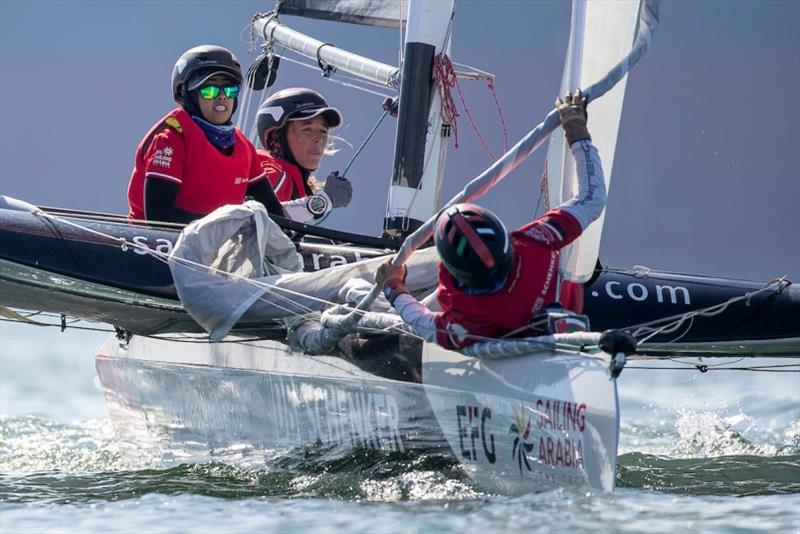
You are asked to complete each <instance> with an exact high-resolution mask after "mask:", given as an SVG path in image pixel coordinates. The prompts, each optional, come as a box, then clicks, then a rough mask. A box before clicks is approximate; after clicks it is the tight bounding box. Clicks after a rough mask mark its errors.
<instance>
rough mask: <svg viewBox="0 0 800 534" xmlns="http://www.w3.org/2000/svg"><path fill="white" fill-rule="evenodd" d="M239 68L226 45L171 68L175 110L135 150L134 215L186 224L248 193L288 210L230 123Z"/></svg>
mask: <svg viewBox="0 0 800 534" xmlns="http://www.w3.org/2000/svg"><path fill="white" fill-rule="evenodd" d="M241 83H242V69H241V67H240V65H239V61H238V60H237V59H236V56H234V55H233V54H232V53H231V52H230V51H229V50H227V49H225V48H222V47H219V46H214V45H201V46H197V47H194V48H192V49H190V50H187V51H186V52H184V53H183V54H182V55H181V57H180V58H179V59H178V61H177V63H175V68H174V69H173V71H172V96H173V98H174V99H175V102H177V103H178V104H179V106H180V107H178V108H176V109H174V110H172V111H170V112H169V113H168V114H167V115H166V116H164V117H163V118H162V119H161V120H159V121H158V122H157V123H156V125H155V126H153V128H151V129H150V131H149V132H148V133H147V135H145V136H144V139H142V142H141V143H140V144H139V147H138V148H137V150H136V159H135V163H134V168H133V173H132V175H131V180H130V184H129V185H128V205H129V213H128V217H129V218H130V219H146V220H151V221H168V222H178V223H188V222H190V221H192V220H194V219H198V218H200V217H202V216H204V215H207V214H208V213H210V212H212V211H213V210H215V209H216V208H218V207H220V206H224V205H226V204H241V203H242V202H243V201H244V199H245V197H246V196H251V197H253V198H255V199H256V200H258V201H259V202H261V203H262V204H264V205H265V206H266V207H267V209H268V210H269V212H270V213H274V214H278V215H284V212H283V210H282V208H281V205H280V203H279V201H278V199H277V198H276V197H275V193H274V192H273V191H272V187H271V186H270V184H269V182H268V181H267V179H266V175H265V174H264V171H263V169H262V168H261V166H260V165H259V163H258V156H257V155H256V150H255V147H253V145H252V143H250V141H249V140H248V139H247V137H246V136H245V135H244V134H243V133H242V132H241V131H239V130H238V129H237V128H235V127H234V126H233V123H232V122H231V116H232V115H233V113H234V111H236V106H237V103H238V99H237V97H238V95H239V87H240V84H241Z"/></svg>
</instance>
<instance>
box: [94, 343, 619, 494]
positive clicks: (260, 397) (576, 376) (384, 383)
mask: <svg viewBox="0 0 800 534" xmlns="http://www.w3.org/2000/svg"><path fill="white" fill-rule="evenodd" d="M183 339H184V341H183V342H180V341H169V340H164V339H155V338H144V337H138V336H134V337H133V338H132V339H131V340H130V342H129V343H128V344H127V345H122V346H121V345H120V343H119V341H118V340H117V339H115V338H110V339H109V340H108V341H107V342H106V343H105V344H104V346H103V347H102V348H101V350H100V352H99V354H98V356H97V360H96V365H97V371H98V375H99V377H100V383H101V384H102V387H103V389H104V392H105V396H106V400H107V404H108V407H109V412H110V414H111V416H112V419H113V420H114V423H115V428H116V429H117V431H118V434H119V437H120V440H121V441H122V443H123V444H124V445H125V446H126V448H129V447H131V446H132V447H133V448H135V449H136V450H137V451H138V453H139V454H142V453H143V452H144V453H145V454H151V455H154V457H156V458H158V459H160V460H161V461H165V462H167V463H170V462H189V461H207V460H210V459H220V460H224V461H229V462H230V461H233V462H243V463H246V464H258V463H263V462H265V461H266V460H267V459H269V458H271V457H274V455H275V454H280V453H281V452H282V451H287V450H294V449H297V448H303V447H308V446H311V447H322V448H323V449H324V450H326V451H333V452H338V451H341V452H342V453H347V452H348V451H352V450H356V449H373V450H381V451H387V452H392V451H396V452H412V451H425V452H439V453H445V454H448V455H450V456H453V457H455V458H456V459H457V460H458V461H459V462H460V463H461V465H462V466H463V468H464V470H465V472H466V473H467V474H468V475H469V476H470V477H471V478H472V479H474V480H475V481H476V482H477V484H478V485H479V486H480V487H481V488H483V489H485V490H488V491H492V492H499V493H506V494H518V493H525V492H531V491H541V490H546V489H550V488H553V487H561V486H589V487H591V488H596V489H601V490H605V491H610V490H612V489H613V486H614V471H615V467H616V447H617V437H618V422H619V419H618V409H617V396H616V383H615V381H614V380H611V379H609V378H608V372H607V361H608V360H607V358H602V359H595V358H590V357H586V356H585V355H583V356H580V355H575V354H572V355H567V354H568V353H564V355H560V354H559V355H554V354H540V355H533V356H527V357H522V358H509V359H506V360H499V361H491V362H486V361H480V360H476V359H474V358H467V357H465V356H462V355H460V354H456V353H453V352H448V351H445V350H442V349H440V348H438V347H436V346H427V345H426V346H425V348H424V349H423V351H422V357H421V360H420V356H419V346H418V345H416V346H415V347H412V350H402V349H401V350H399V351H398V349H397V347H395V348H394V349H388V350H389V352H387V353H386V354H390V353H391V351H392V350H394V352H393V353H391V354H393V356H391V359H392V360H394V361H391V362H389V361H387V356H385V355H384V356H381V355H380V353H374V352H373V353H372V355H370V354H366V353H362V354H361V355H360V356H359V355H357V354H356V355H355V356H353V355H351V356H349V357H348V356H342V357H339V356H313V357H312V356H306V355H303V354H299V353H296V352H292V351H291V350H290V349H289V348H288V347H287V346H286V345H285V344H283V343H281V342H279V341H257V342H238V343H219V344H209V343H205V342H202V341H201V339H200V338H198V337H191V336H185V337H184V338H183ZM414 349H415V350H414ZM409 353H410V354H413V353H416V361H414V357H413V356H412V357H411V358H410V359H403V357H400V356H398V355H399V354H400V355H401V354H409ZM376 369H381V371H379V372H380V374H381V375H382V376H378V374H375V370H376ZM420 371H421V372H420ZM423 382H424V384H423ZM528 421H530V427H529V428H528V427H527V425H528ZM512 424H515V425H516V426H515V427H513V426H512ZM514 428H516V431H514ZM526 428H527V429H528V430H527V433H526ZM515 440H516V443H515Z"/></svg>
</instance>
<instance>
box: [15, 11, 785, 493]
mask: <svg viewBox="0 0 800 534" xmlns="http://www.w3.org/2000/svg"><path fill="white" fill-rule="evenodd" d="M353 8H354V9H353ZM454 8H455V5H454V1H453V0H442V1H437V2H425V1H414V0H411V1H409V2H408V3H406V2H402V3H398V2H369V3H366V2H365V3H358V4H354V3H351V2H336V1H315V0H303V1H300V0H297V1H295V0H282V1H280V2H278V6H276V10H275V11H273V12H270V13H268V14H266V15H261V16H257V17H256V18H255V20H254V22H253V29H254V34H255V35H258V36H261V37H262V38H263V40H264V43H263V44H264V46H263V52H264V53H263V54H262V55H261V56H259V58H258V59H257V60H256V61H258V62H259V65H260V64H263V65H266V66H267V67H268V68H269V67H272V66H274V65H275V63H276V62H275V58H277V57H279V56H280V55H281V54H288V53H289V51H290V50H292V51H294V52H296V53H298V54H300V55H302V56H305V57H308V58H311V59H312V60H314V61H316V62H317V63H318V64H319V66H320V68H321V69H323V71H326V72H327V74H329V75H334V76H335V75H336V74H335V72H334V70H336V71H338V72H339V73H340V74H341V73H348V74H349V75H351V76H356V77H360V78H365V79H367V80H369V81H370V82H371V83H378V84H381V85H383V86H385V87H389V88H392V89H393V90H398V89H399V109H398V132H397V137H396V150H395V160H394V162H393V166H392V188H391V191H390V197H389V201H388V206H387V212H386V220H385V228H386V230H387V233H386V235H385V236H384V237H380V238H376V237H370V236H358V235H353V234H345V233H342V232H335V231H330V230H325V229H322V228H313V227H308V226H306V225H300V224H296V223H292V222H291V221H283V220H278V221H277V222H278V223H279V224H280V225H281V226H282V227H283V228H285V229H287V230H289V231H292V232H295V233H296V235H297V236H298V239H300V236H302V235H307V236H317V237H321V238H328V239H331V240H332V241H333V244H329V243H324V242H319V240H316V241H312V240H308V241H306V242H303V241H300V244H299V249H300V251H301V253H302V255H303V259H304V262H305V270H306V271H307V272H306V273H297V274H292V275H288V276H268V277H267V276H264V272H263V271H261V270H260V269H259V267H258V265H253V262H250V264H249V265H251V266H252V267H253V268H252V269H250V270H249V271H247V270H246V269H238V270H237V269H234V268H229V269H226V272H225V273H219V272H214V271H211V270H210V269H208V268H207V266H208V265H212V264H215V263H214V261H215V258H217V256H216V254H217V253H218V251H219V249H220V247H219V245H220V244H221V243H219V242H217V243H216V244H215V245H213V246H210V247H207V248H205V249H194V248H190V246H191V240H190V239H189V238H188V237H186V236H187V235H188V234H186V233H184V234H183V235H184V237H182V238H181V239H182V241H180V242H179V240H178V235H179V231H180V228H179V227H176V226H174V225H150V226H141V225H135V224H130V223H128V222H127V221H125V220H124V219H122V218H120V217H117V216H113V215H108V214H100V213H85V212H75V211H69V210H59V209H39V208H36V207H34V206H30V205H26V204H25V203H23V202H19V201H15V200H12V199H3V200H2V201H0V216H2V221H3V224H2V227H0V256H1V257H0V295H2V297H0V304H2V306H5V307H9V308H18V309H23V310H44V311H49V312H52V313H56V314H62V315H69V316H76V317H81V318H84V319H89V320H97V321H102V322H106V323H110V324H113V325H115V326H116V327H117V335H116V336H112V337H111V338H109V340H108V341H107V342H106V343H105V344H104V346H103V347H102V348H101V349H100V351H99V353H98V356H97V370H98V375H99V377H100V382H101V384H102V386H103V389H104V391H105V394H106V399H107V403H108V406H109V411H110V413H111V415H112V418H113V419H114V421H115V422H116V423H117V427H118V431H119V434H120V437H121V439H122V440H123V442H125V443H131V444H136V445H137V446H140V447H141V446H145V445H152V446H153V447H154V450H156V451H168V454H169V455H171V457H172V458H173V459H175V460H177V461H182V460H188V459H197V458H208V457H212V458H223V459H241V458H246V459H248V460H258V459H259V458H261V459H263V458H264V456H265V455H267V454H268V453H269V451H275V450H280V449H285V448H295V447H303V446H312V445H313V446H317V447H321V448H322V449H323V450H331V451H334V452H335V451H339V450H346V449H350V448H353V447H355V448H367V449H376V450H385V451H408V450H418V449H421V450H431V449H435V450H442V451H449V452H448V454H450V455H452V456H453V457H455V458H456V459H457V460H458V461H459V462H460V463H461V465H462V466H463V468H464V470H465V472H467V473H468V474H469V475H470V476H471V477H472V478H474V479H475V480H476V481H477V482H478V483H479V484H480V485H481V486H482V487H484V488H486V489H488V490H490V491H498V492H504V493H520V492H525V491H532V490H540V489H547V488H550V487H554V486H564V485H584V484H585V485H589V486H590V487H594V488H599V489H603V490H611V489H613V486H614V471H615V465H616V448H617V440H618V433H619V412H618V406H617V391H616V380H615V378H616V376H617V375H618V373H619V372H620V371H621V369H622V366H623V365H624V359H623V358H622V356H620V354H622V355H625V354H626V353H628V355H629V353H630V352H632V350H633V347H631V346H630V345H628V344H626V343H625V340H626V339H627V338H625V337H615V336H614V335H607V336H606V337H601V336H599V335H595V334H591V333H577V334H566V335H560V334H556V335H551V336H544V337H541V338H533V339H527V340H499V341H497V342H489V343H484V344H478V345H476V346H474V347H473V348H471V349H470V350H468V351H465V353H464V354H460V353H455V352H450V351H445V350H443V349H441V348H439V347H436V346H433V345H430V344H424V343H422V342H421V341H420V340H419V339H417V338H415V337H414V336H413V335H412V334H411V333H409V332H408V331H407V330H405V329H403V327H402V325H401V324H399V323H398V321H397V320H396V318H392V317H390V316H386V315H381V314H380V313H378V312H376V311H374V310H375V308H368V305H369V303H366V304H364V307H363V308H364V313H363V314H361V315H359V316H351V317H355V318H357V319H359V321H358V322H355V323H354V324H353V325H352V326H351V327H350V329H349V330H347V331H344V332H343V331H341V325H342V322H343V321H342V320H341V316H339V315H333V314H328V315H326V314H323V315H322V317H318V316H317V315H314V313H316V312H319V311H322V310H324V309H325V308H327V307H328V306H329V305H330V304H340V303H341V299H340V298H339V295H338V293H339V289H340V287H341V286H342V285H343V284H344V282H345V281H347V280H348V279H351V278H355V277H360V278H363V279H365V280H366V281H367V282H371V281H372V279H371V275H372V273H374V271H375V268H376V267H377V264H378V263H379V262H381V261H383V260H384V259H385V257H386V254H388V253H390V252H392V251H394V250H397V249H398V248H399V249H400V252H399V253H398V255H397V258H399V259H397V260H396V261H403V262H406V261H407V265H408V266H409V287H410V289H412V291H415V292H418V293H419V294H420V295H422V294H426V293H429V292H430V291H431V290H432V289H433V288H434V287H435V277H434V276H433V273H434V270H433V269H432V265H433V264H434V262H435V259H436V258H435V255H434V254H433V251H432V250H431V249H421V250H418V251H417V252H415V253H413V254H412V251H413V250H414V249H416V248H417V247H418V246H419V245H421V244H422V242H424V241H425V240H426V239H427V235H426V234H425V229H426V223H425V221H428V220H429V219H430V217H431V216H432V215H433V214H434V213H436V211H437V210H438V208H439V207H440V205H441V202H440V198H439V197H440V193H439V192H440V191H441V183H442V178H443V175H444V160H445V153H446V149H447V145H448V136H449V133H450V127H449V126H450V125H449V124H447V122H446V120H445V119H444V118H443V115H442V113H441V98H442V97H441V95H440V93H439V92H438V90H437V87H436V84H435V82H434V80H433V77H432V70H433V64H434V61H436V60H437V58H439V59H442V58H445V57H447V56H448V55H449V52H450V43H451V42H452V22H453V12H454ZM657 8H658V6H657V3H656V2H654V1H652V0H643V1H641V2H620V3H610V2H583V1H580V0H578V1H576V2H575V3H574V7H573V18H572V31H571V36H570V44H569V51H568V54H567V62H566V65H565V69H564V77H563V79H562V91H561V92H562V93H563V92H564V91H563V89H566V88H570V87H577V86H582V87H587V88H590V89H588V90H587V92H588V93H589V94H590V95H591V97H592V98H593V103H592V106H591V112H592V130H593V133H594V132H595V131H597V132H598V133H597V134H596V140H597V145H598V146H599V147H601V149H602V150H606V152H605V153H603V154H602V158H603V160H604V162H605V164H606V165H607V166H608V170H607V172H606V175H607V179H610V176H611V164H612V163H613V151H614V146H615V145H616V136H617V129H618V125H619V117H620V113H621V108H622V100H623V96H624V85H625V81H626V77H625V74H626V73H627V71H628V69H629V68H630V67H631V66H632V65H633V64H635V63H636V61H638V60H639V58H641V56H642V55H643V54H644V51H645V50H646V47H647V45H648V44H649V42H650V38H651V35H652V31H653V29H654V28H655V24H656V23H657V15H658V9H657ZM597 10H600V11H602V13H599V12H597ZM284 15H301V16H313V17H319V18H325V19H331V20H340V21H346V22H358V23H369V24H374V25H379V26H391V27H402V28H405V30H406V33H405V45H404V56H403V57H404V60H403V62H402V66H401V68H397V67H394V66H389V65H383V64H380V63H378V62H375V61H371V60H368V59H366V58H362V57H360V56H357V55H355V54H352V53H350V52H347V51H344V50H340V49H338V48H336V47H334V46H332V45H329V44H326V43H322V42H320V41H316V40H314V39H312V38H310V37H307V36H303V35H301V34H298V33H297V32H295V31H294V30H291V29H290V28H288V27H286V26H285V25H284V24H283V23H282V20H280V17H282V16H284ZM604 24H605V25H604ZM622 28H626V29H627V31H621V29H622ZM611 36H613V37H614V38H610V37H611ZM601 44H602V46H601ZM278 46H282V47H284V48H285V49H284V51H283V52H281V53H280V54H279V53H278V49H277V47H278ZM459 69H461V70H462V71H464V70H465V68H463V67H459ZM257 71H258V69H257V68H256V69H253V71H252V72H254V73H255V72H257ZM609 71H611V74H612V75H611V76H610V77H608V76H605V75H606V73H608V72H609ZM597 80H601V82H602V83H595V82H597ZM603 80H605V81H604V82H603ZM605 91H608V92H607V93H606V94H605V95H604V96H602V97H601V96H600V95H601V94H602V93H604V92H605ZM594 99H596V100H594ZM246 102H247V101H246V97H245V100H244V104H245V105H244V106H243V108H244V109H245V110H246V109H247V105H246ZM387 113H388V111H387ZM242 115H245V113H243V114H242ZM555 126H557V118H556V117H555V116H554V115H552V114H551V115H550V116H548V117H547V119H546V120H545V121H544V122H543V123H542V124H541V125H540V126H539V127H537V128H536V129H534V130H533V131H532V132H531V133H530V134H528V135H527V136H525V137H524V138H523V139H522V140H521V141H520V142H519V143H518V144H517V145H516V146H515V147H514V148H513V149H512V150H511V151H509V153H507V154H506V155H505V156H504V157H503V158H501V159H500V160H498V162H497V163H495V165H493V166H492V167H491V168H490V169H488V170H487V171H486V172H485V173H483V174H482V175H481V176H479V177H478V178H477V179H476V180H475V181H473V182H472V183H471V184H470V185H469V186H468V187H467V188H466V189H465V190H464V191H463V192H462V193H461V194H460V195H459V196H457V198H456V199H454V200H455V201H461V200H464V199H469V198H473V196H475V195H477V194H480V193H483V192H485V191H486V190H487V189H488V188H489V187H491V186H492V185H494V184H495V183H497V182H498V181H499V180H501V179H502V178H503V177H504V176H505V175H507V174H508V173H509V172H511V170H512V169H513V167H514V166H515V165H516V164H518V163H519V162H520V161H521V160H522V159H523V158H524V157H525V156H527V155H528V154H530V153H531V152H532V151H533V150H534V149H535V148H536V147H537V146H539V145H540V144H541V143H542V142H544V141H545V140H547V138H548V134H549V133H550V132H552V130H553V129H554V128H555ZM561 137H562V136H560V135H554V136H552V139H551V140H550V146H549V149H548V157H547V189H548V196H549V198H550V202H551V203H553V204H557V203H559V202H560V199H562V198H565V197H568V196H569V195H570V194H571V188H572V187H573V184H572V182H571V177H570V169H571V168H572V166H573V164H572V163H571V162H569V161H568V158H567V157H565V154H566V151H565V147H564V146H563V142H562V141H561ZM271 222H274V221H269V220H264V218H263V215H262V214H261V212H260V211H259V210H258V208H257V207H256V208H253V207H248V206H244V207H241V208H236V209H233V210H228V212H226V213H225V216H224V217H218V218H214V219H211V220H208V221H205V222H204V223H203V224H202V225H199V226H200V227H205V228H212V227H213V228H215V229H219V228H222V227H226V228H227V230H226V232H225V233H223V234H221V235H222V236H223V237H222V241H223V242H224V241H225V240H226V239H227V238H228V237H230V236H240V235H243V234H247V233H249V232H251V230H253V229H258V228H262V227H264V225H268V224H270V223H271ZM595 228H596V231H595V234H596V235H593V236H592V235H589V236H587V237H586V238H582V239H581V240H580V241H579V242H578V243H577V244H576V245H575V246H574V247H573V248H572V249H571V250H570V251H569V252H568V253H565V254H564V255H563V260H562V269H561V271H562V275H563V276H564V278H565V279H567V280H571V281H573V282H576V283H583V284H584V286H585V290H584V293H583V295H584V301H585V304H584V310H583V311H584V313H586V314H587V315H589V317H590V319H591V324H592V326H593V328H594V329H596V330H598V331H602V330H606V329H609V328H619V329H625V330H628V331H629V332H631V333H633V334H635V336H636V337H637V338H638V339H639V341H640V344H639V348H638V350H637V352H638V353H640V354H642V353H649V354H686V353H692V352H695V353H697V354H703V355H709V354H714V353H721V354H738V353H746V354H795V355H796V354H797V353H798V352H800V351H798V342H799V341H800V331H798V325H797V324H795V322H793V321H792V320H791V318H792V317H796V316H797V310H798V306H799V304H798V302H799V300H800V299H798V295H800V288H798V285H797V284H791V283H789V282H788V281H786V280H783V279H781V280H777V281H774V282H772V283H769V284H759V283H750V282H738V281H731V280H722V279H710V278H705V277H692V276H679V275H671V274H668V273H657V272H644V271H642V270H633V271H616V270H610V269H602V268H600V269H597V268H596V260H597V249H598V247H599V235H600V232H601V228H602V221H600V222H599V223H596V225H595ZM201 231H202V228H201ZM249 244H250V245H251V248H246V247H242V248H241V249H239V250H238V251H237V254H238V256H237V257H238V258H252V257H253V255H256V257H261V256H263V253H264V250H263V248H262V247H260V246H259V245H261V244H260V243H258V241H257V240H255V241H252V242H249ZM401 245H402V246H401ZM187 247H189V248H187ZM198 257H200V258H203V261H200V262H195V263H194V264H193V263H189V260H190V259H193V258H194V259H197V258H198ZM168 258H170V262H171V263H170V265H168V263H167V259H168ZM228 259H229V260H231V261H230V262H229V263H228V265H229V266H231V265H232V266H234V267H236V266H238V267H241V266H242V265H244V263H246V262H244V261H243V260H242V261H241V262H240V263H236V262H237V261H239V260H237V259H236V258H233V259H231V258H228ZM193 261H194V260H193ZM198 263H199V264H198ZM256 263H258V262H256ZM218 264H219V263H216V265H218ZM170 266H171V267H172V270H170ZM219 274H223V276H219ZM194 276H198V277H199V280H200V282H199V283H200V285H201V287H204V288H205V287H210V285H209V284H211V285H214V286H215V287H219V289H220V291H219V292H215V293H214V298H212V299H210V298H209V297H208V294H207V293H206V294H205V296H203V297H201V298H199V299H191V298H189V299H187V298H186V296H185V294H184V293H181V298H180V299H179V298H178V293H179V292H180V291H183V290H185V289H186V287H187V278H186V277H194ZM189 282H191V280H190V281H189ZM188 285H191V283H189V284H188ZM176 286H177V289H176ZM223 296H224V298H223ZM373 296H374V295H373ZM225 302H227V303H228V304H229V307H228V308H225V307H224V306H223V304H224V303H225ZM242 303H246V304H247V305H246V306H243V305H242ZM208 304H212V306H208ZM368 309H371V310H373V311H367V310H368ZM187 311H188V313H187ZM11 313H14V312H11ZM301 314H302V315H303V321H302V322H300V323H298V322H297V321H296V320H295V318H296V317H297V316H298V315H301ZM15 315H16V316H17V317H21V316H20V315H19V314H15ZM304 325H305V326H308V327H310V328H305V329H304ZM319 326H321V328H319ZM204 331H207V332H210V333H211V337H212V339H214V340H219V342H216V343H210V342H209V338H208V337H207V336H206V335H205V334H203V333H202V332H204ZM326 333H332V337H331V338H332V339H334V341H336V343H335V344H332V345H326V346H323V345H320V344H319V343H316V341H319V339H321V338H323V337H325V335H326ZM226 334H227V336H226ZM309 339H310V340H311V341H312V342H309ZM326 339H327V338H326ZM600 347H602V349H601V348H600Z"/></svg>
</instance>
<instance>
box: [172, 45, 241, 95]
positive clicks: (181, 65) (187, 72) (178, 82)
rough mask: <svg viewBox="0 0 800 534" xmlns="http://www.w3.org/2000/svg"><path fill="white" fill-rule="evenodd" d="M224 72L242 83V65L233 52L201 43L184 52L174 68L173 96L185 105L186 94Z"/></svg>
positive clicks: (238, 82)
mask: <svg viewBox="0 0 800 534" xmlns="http://www.w3.org/2000/svg"><path fill="white" fill-rule="evenodd" d="M217 74H224V75H226V76H230V77H231V78H233V79H234V80H235V81H236V83H237V84H241V83H242V67H241V66H240V65H239V60H238V59H236V56H234V55H233V52H231V51H230V50H228V49H227V48H222V47H221V46H216V45H200V46H195V47H194V48H192V49H190V50H187V51H186V52H184V53H183V54H182V55H181V57H179V58H178V61H177V62H176V63H175V67H174V68H173V69H172V96H173V98H174V99H175V102H177V103H178V104H181V105H184V104H185V103H184V95H185V94H186V93H188V92H189V91H192V90H194V89H197V88H198V87H200V86H201V85H202V84H203V82H205V81H206V80H208V79H209V78H211V77H212V76H216V75H217Z"/></svg>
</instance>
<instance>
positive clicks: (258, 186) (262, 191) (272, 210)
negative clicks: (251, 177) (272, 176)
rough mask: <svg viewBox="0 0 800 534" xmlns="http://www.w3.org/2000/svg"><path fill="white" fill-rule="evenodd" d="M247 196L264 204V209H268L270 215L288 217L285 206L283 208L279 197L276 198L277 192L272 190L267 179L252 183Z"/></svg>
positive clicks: (248, 187)
mask: <svg viewBox="0 0 800 534" xmlns="http://www.w3.org/2000/svg"><path fill="white" fill-rule="evenodd" d="M247 196H248V197H253V199H254V200H256V201H258V202H261V203H262V204H264V207H265V208H267V211H268V212H269V214H270V215H277V216H279V217H286V213H285V212H284V209H283V206H281V203H280V201H279V200H278V197H277V196H275V191H273V190H272V186H271V185H270V183H269V180H267V179H266V177H263V178H262V179H259V180H257V181H255V182H251V183H250V185H248V186H247Z"/></svg>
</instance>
